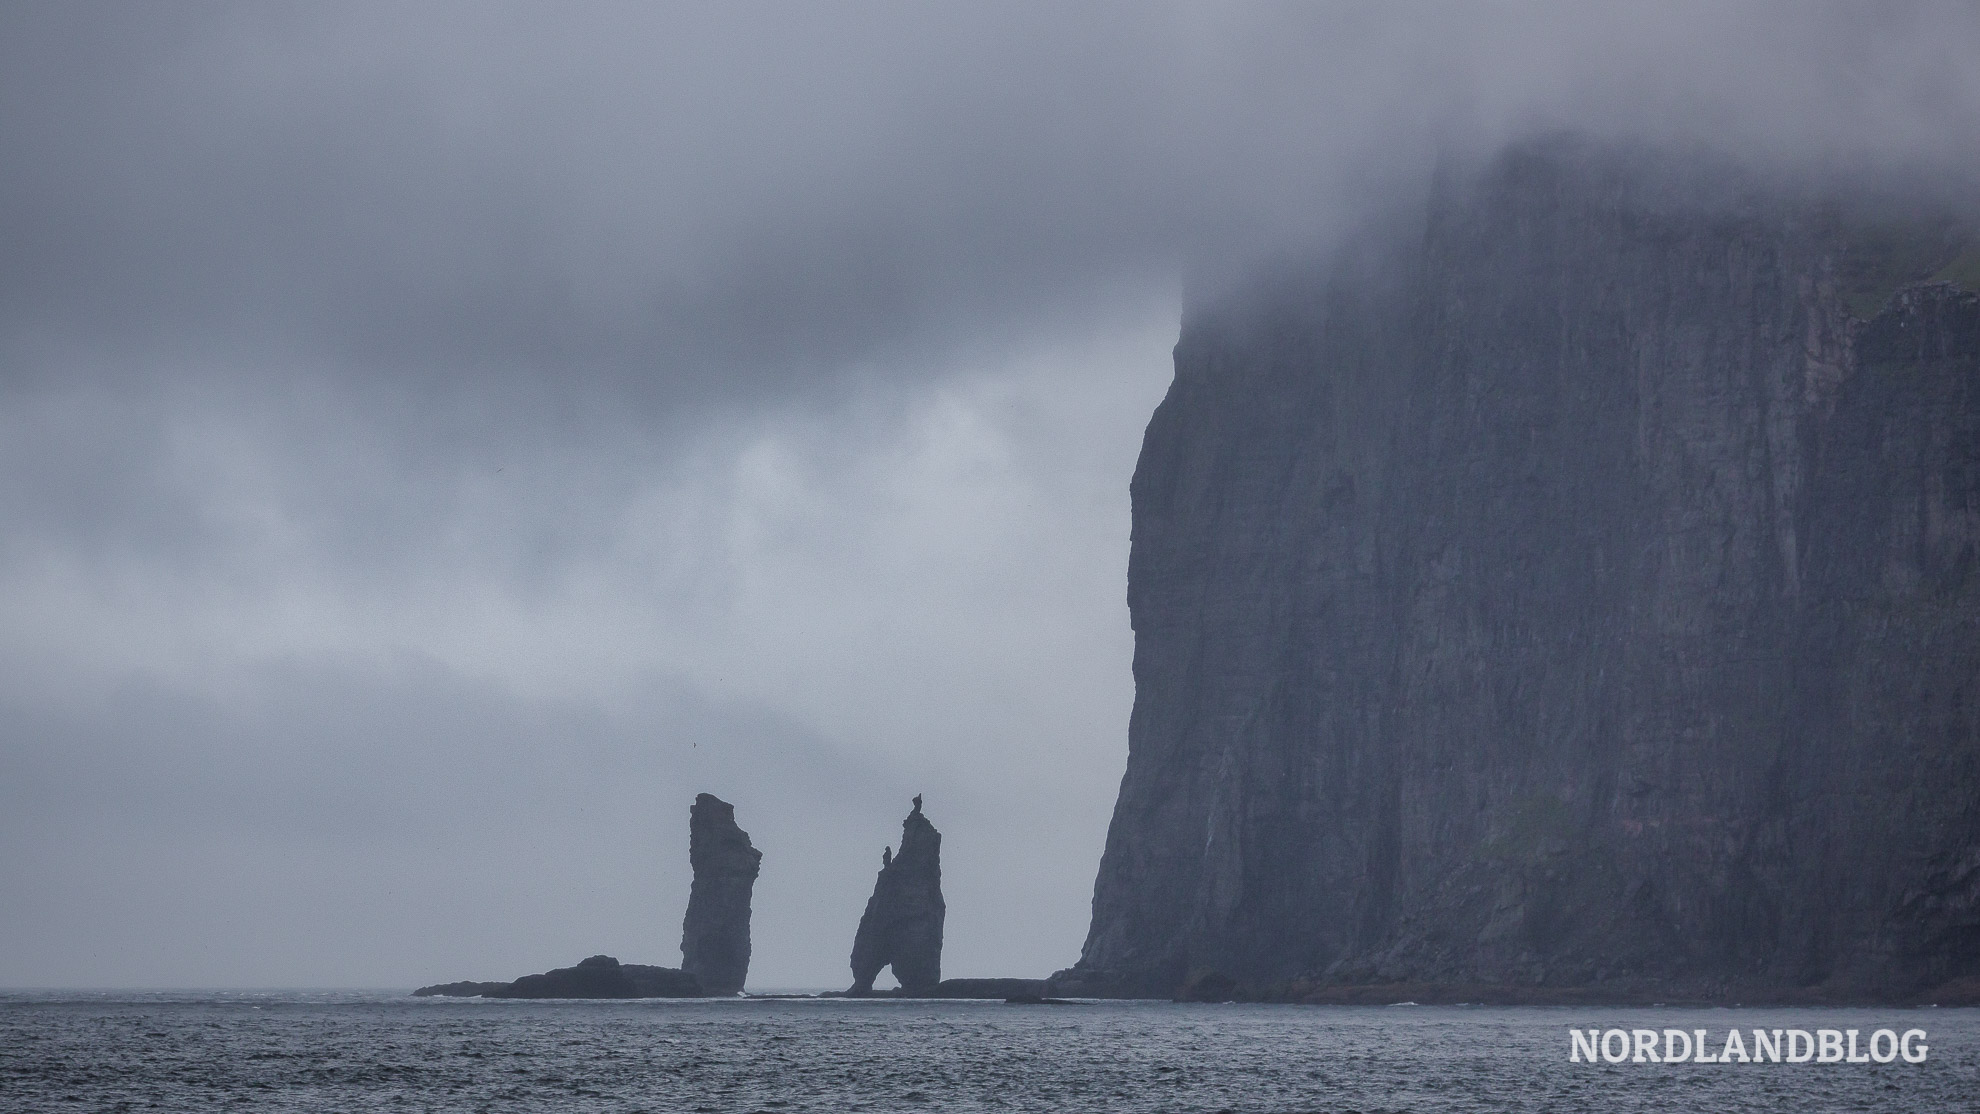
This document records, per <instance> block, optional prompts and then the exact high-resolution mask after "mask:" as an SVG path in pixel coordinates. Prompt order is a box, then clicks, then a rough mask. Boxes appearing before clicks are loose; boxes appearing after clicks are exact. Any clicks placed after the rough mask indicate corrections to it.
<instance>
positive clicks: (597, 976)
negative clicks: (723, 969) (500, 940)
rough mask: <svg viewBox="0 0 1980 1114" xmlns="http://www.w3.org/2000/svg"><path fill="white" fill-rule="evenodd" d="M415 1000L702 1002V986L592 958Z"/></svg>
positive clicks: (438, 989) (455, 985)
mask: <svg viewBox="0 0 1980 1114" xmlns="http://www.w3.org/2000/svg"><path fill="white" fill-rule="evenodd" d="M413 995H414V996H415V997H420V998H431V997H447V998H700V997H704V996H705V995H704V993H703V991H702V988H701V983H700V982H699V981H697V980H696V979H695V977H694V976H693V975H690V974H688V973H687V972H686V971H677V970H675V969H674V968H672V967H652V966H648V965H647V964H644V963H620V962H619V961H618V960H617V959H614V958H613V957H611V956H609V955H594V956H592V957H591V958H590V959H587V960H584V961H582V962H580V963H579V964H578V965H577V966H575V967H559V968H557V969H556V970H554V971H545V972H544V973H542V974H540V975H524V976H523V977H522V978H519V979H517V980H515V981H514V982H450V983H440V984H438V985H435V986H422V987H420V988H419V989H418V990H415V991H413Z"/></svg>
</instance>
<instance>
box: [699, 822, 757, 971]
mask: <svg viewBox="0 0 1980 1114" xmlns="http://www.w3.org/2000/svg"><path fill="white" fill-rule="evenodd" d="M762 863H763V852H761V851H758V850H757V849H756V848H755V847H752V846H751V845H750V842H749V833H748V832H745V831H743V830H742V829H741V828H739V827H737V826H736V807H735V806H734V805H732V804H730V803H728V802H727V801H724V800H722V799H720V798H718V797H715V796H713V795H711V794H708V793H701V794H697V795H696V796H695V798H694V804H693V805H692V806H691V807H689V809H688V865H689V866H691V867H692V868H693V869H694V882H693V883H692V885H691V886H690V887H689V889H688V906H687V915H686V917H684V918H683V919H682V922H681V970H683V971H686V972H687V973H688V974H690V975H693V976H694V977H695V979H696V980H697V981H698V982H699V983H700V985H701V988H702V989H703V990H704V991H705V992H707V993H709V994H713V995H724V994H740V993H742V988H743V981H744V979H745V978H746V977H747V976H748V975H749V901H750V895H751V892H752V891H753V890H755V888H756V873H757V870H758V869H759V868H760V867H761V865H762Z"/></svg>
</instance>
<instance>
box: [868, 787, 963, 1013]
mask: <svg viewBox="0 0 1980 1114" xmlns="http://www.w3.org/2000/svg"><path fill="white" fill-rule="evenodd" d="M947 913H948V906H947V905H945V904H944V903H943V901H942V833H940V832H938V831H936V830H935V825H933V824H931V823H929V822H928V818H927V817H926V816H923V815H922V814H921V798H920V797H916V798H915V799H914V809H913V811H911V812H909V813H908V815H907V819H906V820H903V821H901V853H900V854H898V855H896V854H894V853H893V852H892V850H891V849H889V850H888V851H886V852H884V853H883V854H882V856H881V866H880V876H879V877H878V878H876V879H875V880H874V882H873V896H872V897H870V898H867V900H866V912H865V913H863V914H862V915H861V916H860V918H859V931H858V933H857V934H855V935H854V937H853V950H852V971H853V984H852V989H851V990H850V991H849V992H848V993H851V994H865V993H867V992H869V991H871V990H872V989H873V980H874V979H875V978H877V977H879V974H880V969H881V968H882V967H886V966H889V965H892V967H893V969H894V978H895V979H897V980H899V981H900V984H901V990H902V991H904V992H906V993H908V994H932V993H934V992H935V990H936V984H938V983H940V982H941V981H942V920H943V918H944V917H945V916H946V915H947Z"/></svg>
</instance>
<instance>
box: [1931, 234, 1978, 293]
mask: <svg viewBox="0 0 1980 1114" xmlns="http://www.w3.org/2000/svg"><path fill="white" fill-rule="evenodd" d="M1932 281H1933V282H1950V283H1952V284H1953V285H1954V286H1957V287H1959V288H1960V289H1962V290H1967V291H1970V292H1972V293H1975V294H1980V243H1971V244H1968V245H1967V246H1966V250H1965V251H1963V252H1961V253H1959V255H1958V256H1957V257H1955V258H1954V259H1953V261H1952V262H1951V263H1948V264H1946V265H1945V266H1944V267H1941V268H1939V272H1938V273H1937V274H1935V275H1933V276H1932Z"/></svg>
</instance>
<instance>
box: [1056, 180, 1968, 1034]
mask: <svg viewBox="0 0 1980 1114" xmlns="http://www.w3.org/2000/svg"><path fill="white" fill-rule="evenodd" d="M1851 212H1852V210H1848V209H1845V208H1841V207H1837V206H1834V205H1828V204H1820V203H1817V202H1815V201H1812V200H1809V199H1807V198H1804V197H1789V196H1785V195H1781V194H1775V193H1770V192H1769V191H1767V190H1766V189H1764V188H1759V187H1756V186H1754V185H1752V184H1751V183H1750V182H1746V181H1743V180H1742V179H1741V178H1740V177H1739V176H1738V175H1737V174H1734V173H1732V172H1730V171H1727V170H1725V169H1724V168H1720V167H1714V166H1712V165H1709V164H1707V163H1706V162H1704V161H1702V160H1692V161H1685V160H1672V159H1662V158H1657V157H1652V156H1648V155H1643V154H1630V153H1618V152H1614V151H1602V150H1596V149H1593V148H1590V147H1588V146H1585V145H1578V144H1574V143H1567V142H1556V143H1549V144H1540V145H1533V146H1528V147H1524V148H1520V149H1516V150H1514V151H1512V152H1510V153H1508V154H1506V155H1504V156H1502V157H1501V158H1500V159H1498V160H1497V161H1496V162H1495V163H1494V164H1493V165H1492V166H1491V167H1490V168H1488V169H1487V170H1486V171H1485V172H1484V173H1482V174H1479V175H1476V176H1468V177H1465V178H1462V179H1459V178H1457V177H1452V178H1451V179H1450V180H1447V181H1445V182H1443V183H1442V184H1441V185H1440V186H1439V187H1438V188H1437V189H1436V190H1435V191H1434V193H1433V197H1432V199H1431V201H1430V204H1429V206H1428V209H1427V212H1426V213H1424V214H1423V215H1422V216H1421V217H1420V218H1419V219H1416V220H1414V221H1410V222H1404V223H1405V225H1407V226H1406V227H1403V228H1401V229H1400V230H1397V229H1394V228H1391V229H1389V230H1387V231H1385V232H1382V233H1379V234H1371V235H1370V236H1369V237H1368V238H1367V240H1366V241H1365V242H1364V243H1362V244H1361V245H1360V247H1359V248H1357V249H1356V250H1354V251H1352V252H1345V253H1343V255H1342V257H1341V258H1340V259H1339V260H1337V261H1336V262H1335V263H1333V264H1330V265H1329V267H1328V268H1326V269H1324V270H1315V271H1312V272H1309V273H1305V274H1290V273H1288V274H1283V275H1281V276H1279V277H1278V278H1277V279H1276V280H1274V281H1271V282H1268V283H1263V284H1261V285H1260V286H1259V287H1258V288H1257V289H1254V290H1253V291H1251V293H1250V295H1249V296H1248V297H1245V298H1241V299H1233V300H1232V301H1230V302H1228V303H1227V304H1224V305H1222V306H1213V307H1207V308H1201V309H1198V310H1196V311H1194V312H1192V314H1191V316H1190V318H1189V319H1188V320H1187V321H1186V322H1185V326H1184V330H1183V334H1182V337H1181V340H1180V342H1179V343H1178V344H1177V346H1176V352H1175V362H1176V376H1175V381H1174V383H1173V385H1172V386H1171V388H1170V391H1169V394H1168V397H1167V398H1166V399H1165V400H1164V401H1163V403H1162V404H1161V406H1160V408H1159V409H1158V410H1157V411H1156V413H1155V416H1154V418H1153V420H1152V421H1151V423H1150V425H1149V428H1148V432H1147V436H1146V440H1145V442H1144V445H1143V449H1142V455H1141V459H1140V462H1139V464H1138V466H1137V467H1136V470H1135V475H1134V480H1133V485H1132V498H1133V546H1132V554H1131V558H1130V563H1129V589H1128V596H1129V599H1128V602H1129V607H1130V610H1131V613H1132V617H1133V622H1134V629H1135V638H1136V642H1135V657H1134V674H1135V683H1136V696H1135V704H1134V711H1133V718H1132V722H1131V725H1130V734H1129V740H1130V743H1129V745H1130V753H1129V760H1128V768H1127V772H1126V776H1125V777H1124V778H1123V781H1122V784H1121V794H1120V798H1119V802H1118V804H1117V807H1116V810H1115V814H1114V819H1113V824H1112V827H1111V829H1110V831H1109V834H1108V839H1107V847H1106V853H1105V857H1104V860H1103V862H1102V864H1101V869H1100V873H1099V877H1098V879H1097V881H1096V883H1095V887H1094V900H1093V922H1092V928H1091V932H1090V934H1089V936H1088V939H1087V942H1086V947H1085V950H1084V952H1083V955H1082V958H1081V960H1080V963H1079V965H1078V967H1077V968H1075V969H1074V970H1072V971H1070V972H1066V973H1064V974H1063V975H1062V976H1061V977H1060V979H1059V981H1058V983H1057V984H1056V985H1057V986H1058V987H1060V988H1061V989H1064V990H1080V989H1086V990H1089V991H1092V990H1100V991H1111V992H1128V993H1153V994H1161V995H1168V994H1173V993H1175V992H1177V990H1178V989H1179V988H1180V987H1181V986H1182V984H1183V983H1184V981H1185V980H1186V979H1188V978H1190V976H1191V975H1192V973H1194V974H1195V975H1196V976H1197V977H1198V978H1199V979H1201V978H1202V977H1203V976H1204V973H1205V972H1207V971H1214V972H1216V973H1217V978H1220V979H1225V980H1229V981H1231V983H1232V984H1233V985H1235V986H1237V987H1240V988H1242V987H1251V988H1254V989H1255V990H1259V991H1261V992H1284V991H1285V988H1287V987H1294V988H1297V987H1298V986H1300V985H1302V984H1306V985H1324V984H1328V983H1335V984H1356V983H1370V982H1385V981H1414V982H1441V983H1451V984H1481V983H1482V984H1500V985H1517V986H1528V987H1530V986H1584V987H1587V986H1592V987H1604V986H1607V987H1617V988H1622V987H1629V986H1638V987H1651V988H1671V989H1685V990H1690V991H1693V992H1696V993H1703V994H1711V993H1717V992H1724V993H1732V992H1734V991H1736V990H1738V989H1739V988H1743V987H1808V986H1825V987H1832V988H1839V989H1841V990H1844V991H1849V992H1861V993H1869V994H1882V993H1888V994H1902V993H1908V992H1912V991H1915V990H1918V989H1920V988H1923V987H1928V986H1932V985H1936V984H1938V983H1940V982H1943V981H1945V980H1948V979H1952V978H1956V977H1961V976H1972V975H1976V974H1980V732H1976V723H1980V567H1976V565H1977V564H1980V562H1976V546H1980V299H1976V297H1975V296H1974V294H1973V293H1971V292H1970V291H1969V290H1963V289H1960V288H1959V287H1957V286H1954V285H1951V284H1947V283H1938V284H1931V283H1926V284H1923V285H1905V284H1906V283H1908V282H1913V281H1915V280H1918V279H1924V278H1930V277H1931V276H1932V275H1934V274H1938V275H1942V276H1953V277H1959V276H1963V275H1964V274H1965V273H1966V272H1967V271H1971V270H1974V269H1975V268H1974V266H1973V263H1974V259H1975V256H1974V255H1973V252H1972V250H1971V249H1970V248H1962V246H1961V242H1960V241H1959V240H1958V239H1957V238H1956V237H1953V236H1952V235H1951V234H1950V233H1949V232H1948V226H1946V225H1944V224H1940V223H1934V222H1930V221H1923V220H1922V219H1920V218H1906V219H1905V220H1898V221H1890V220H1884V219H1883V218H1877V219H1872V218H1869V217H1859V216H1852V215H1850V213H1851ZM1962 251H1965V254H1964V255H1962V254H1961V253H1962ZM1969 281H1970V280H1969Z"/></svg>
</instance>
